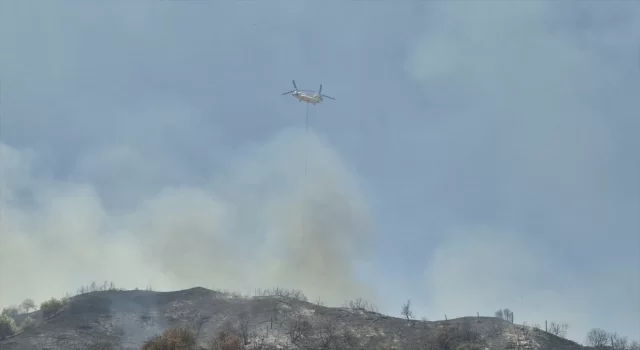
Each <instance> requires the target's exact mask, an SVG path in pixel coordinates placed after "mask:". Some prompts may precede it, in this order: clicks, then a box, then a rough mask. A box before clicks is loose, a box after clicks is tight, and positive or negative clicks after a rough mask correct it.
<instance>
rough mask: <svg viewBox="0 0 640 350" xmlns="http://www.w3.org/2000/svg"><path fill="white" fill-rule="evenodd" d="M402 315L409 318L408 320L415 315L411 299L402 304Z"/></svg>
mask: <svg viewBox="0 0 640 350" xmlns="http://www.w3.org/2000/svg"><path fill="white" fill-rule="evenodd" d="M401 312H402V316H404V317H406V318H407V321H409V320H410V319H411V317H413V311H412V310H411V300H407V302H406V303H405V304H403V305H402V311H401Z"/></svg>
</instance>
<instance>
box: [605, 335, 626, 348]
mask: <svg viewBox="0 0 640 350" xmlns="http://www.w3.org/2000/svg"><path fill="white" fill-rule="evenodd" d="M609 341H610V342H611V349H613V350H627V346H628V345H629V341H628V340H627V337H623V336H620V335H618V333H609Z"/></svg>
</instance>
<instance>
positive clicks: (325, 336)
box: [317, 317, 337, 349]
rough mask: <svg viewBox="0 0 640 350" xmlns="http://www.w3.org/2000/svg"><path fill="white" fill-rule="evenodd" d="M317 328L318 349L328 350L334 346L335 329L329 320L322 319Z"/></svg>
mask: <svg viewBox="0 0 640 350" xmlns="http://www.w3.org/2000/svg"><path fill="white" fill-rule="evenodd" d="M317 328H318V330H317V334H318V340H319V344H318V345H319V346H320V349H330V348H331V347H332V345H335V342H336V338H337V337H336V335H337V329H336V326H335V325H334V324H333V322H331V319H330V318H328V317H327V318H324V317H323V319H322V320H321V321H320V322H319V324H318V327H317Z"/></svg>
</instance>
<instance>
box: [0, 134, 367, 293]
mask: <svg viewBox="0 0 640 350" xmlns="http://www.w3.org/2000/svg"><path fill="white" fill-rule="evenodd" d="M1 147H2V148H1V151H2V153H1V155H2V169H3V176H2V187H1V189H2V197H1V199H2V202H1V205H2V209H3V213H2V219H1V220H2V221H1V222H0V241H1V242H2V244H0V281H2V285H3V288H0V304H1V305H6V304H9V303H17V302H19V301H20V300H21V299H22V298H25V297H32V298H35V299H36V300H38V301H42V300H44V299H46V298H50V297H51V296H61V295H63V294H64V293H66V292H73V291H75V288H77V287H78V286H79V285H81V284H83V283H87V282H88V281H92V280H97V281H101V280H112V281H114V282H115V283H116V285H119V286H124V287H129V288H131V287H145V286H146V285H147V284H148V285H151V286H152V287H154V288H155V289H160V290H174V289H179V288H188V287H192V286H204V287H209V288H211V287H217V288H225V289H231V290H237V291H241V292H247V293H250V292H251V291H252V290H253V289H254V288H266V287H271V286H284V287H290V288H298V289H301V290H303V291H304V292H305V293H306V294H307V296H308V297H309V298H310V299H311V298H314V299H315V298H320V299H322V300H323V301H324V302H327V303H332V304H340V303H342V302H344V300H345V298H349V297H358V296H365V297H370V298H371V297H374V296H373V295H372V294H371V293H370V292H369V290H368V288H367V287H366V286H365V285H364V284H361V283H359V282H358V277H357V276H356V275H355V274H354V271H353V269H352V259H358V258H363V257H365V255H366V252H367V249H368V248H367V241H368V240H369V239H370V238H369V234H370V227H369V226H370V223H369V218H368V213H367V208H366V206H365V204H364V201H363V199H362V197H361V194H360V193H359V192H360V191H359V189H358V188H357V186H355V183H356V181H357V179H356V178H355V176H354V175H353V174H352V173H350V172H349V170H348V169H347V168H346V167H345V165H344V164H343V162H342V160H341V159H340V157H339V155H337V154H336V153H335V152H334V151H333V150H332V149H331V148H330V146H329V145H327V144H326V142H324V141H323V140H322V139H320V138H319V137H318V136H316V135H315V134H314V133H313V132H309V134H307V135H305V131H304V130H302V131H300V130H297V129H291V130H285V131H283V132H281V133H279V134H277V135H276V136H274V137H273V138H272V139H271V140H269V141H268V142H265V143H264V144H263V145H260V146H256V147H254V148H253V149H249V150H247V151H246V152H244V153H245V156H244V157H243V158H241V159H235V160H234V161H233V163H231V164H230V165H229V167H228V169H225V170H224V171H223V172H224V173H225V175H223V176H220V177H219V178H218V179H213V178H212V179H206V180H207V183H206V184H204V185H202V186H200V187H194V186H176V187H167V188H163V189H161V190H160V191H159V192H158V193H155V194H154V195H152V196H149V197H148V198H145V199H144V200H141V201H139V202H138V203H136V205H135V206H134V207H133V209H131V210H130V211H120V212H117V213H113V212H110V211H108V210H106V209H105V207H104V205H103V203H102V201H101V199H100V197H99V196H98V195H97V193H96V191H95V189H94V188H92V187H91V186H90V185H87V184H84V183H80V182H72V181H59V180H55V179H53V178H52V177H50V176H47V175H43V174H41V173H38V172H37V169H38V168H39V164H38V157H37V156H36V155H34V154H33V153H30V152H28V151H21V150H17V149H14V148H11V147H9V146H7V145H4V144H2V145H1ZM111 151H112V154H116V155H117V157H116V158H118V159H119V160H114V161H125V162H126V159H129V158H130V157H131V156H132V155H131V154H128V153H126V150H123V149H114V150H111ZM305 153H306V155H307V157H308V172H307V174H306V176H305V172H304V157H305ZM123 159H124V160H123ZM117 181H120V182H122V183H126V182H127V174H126V173H122V175H121V178H119V179H117Z"/></svg>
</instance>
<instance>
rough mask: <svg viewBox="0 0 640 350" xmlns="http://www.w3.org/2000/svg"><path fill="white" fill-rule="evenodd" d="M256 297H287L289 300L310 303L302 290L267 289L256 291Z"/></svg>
mask: <svg viewBox="0 0 640 350" xmlns="http://www.w3.org/2000/svg"><path fill="white" fill-rule="evenodd" d="M255 296H257V297H285V298H289V299H295V300H299V301H305V302H306V301H308V300H307V296H306V295H304V293H303V292H302V291H301V290H297V289H286V288H280V287H276V288H271V289H270V288H267V289H256V291H255Z"/></svg>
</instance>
